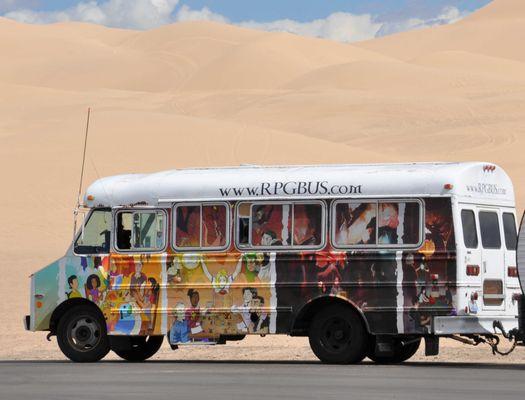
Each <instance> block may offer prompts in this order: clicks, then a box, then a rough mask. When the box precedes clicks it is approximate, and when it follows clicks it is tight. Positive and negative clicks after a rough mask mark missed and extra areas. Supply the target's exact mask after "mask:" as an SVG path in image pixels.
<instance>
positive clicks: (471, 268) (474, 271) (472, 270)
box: [467, 265, 480, 276]
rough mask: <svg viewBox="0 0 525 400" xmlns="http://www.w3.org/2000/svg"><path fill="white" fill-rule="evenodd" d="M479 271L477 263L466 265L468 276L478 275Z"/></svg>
mask: <svg viewBox="0 0 525 400" xmlns="http://www.w3.org/2000/svg"><path fill="white" fill-rule="evenodd" d="M479 272H480V268H479V265H467V275H468V276H478V275H479Z"/></svg>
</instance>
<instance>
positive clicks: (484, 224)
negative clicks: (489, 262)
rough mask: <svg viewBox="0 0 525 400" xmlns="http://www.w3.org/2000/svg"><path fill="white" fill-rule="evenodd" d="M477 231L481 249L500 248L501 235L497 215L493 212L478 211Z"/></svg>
mask: <svg viewBox="0 0 525 400" xmlns="http://www.w3.org/2000/svg"><path fill="white" fill-rule="evenodd" d="M479 230H480V232H481V244H482V245H483V248H485V249H499V248H501V235H500V230H499V222H498V214H497V213H495V212H493V211H480V212H479Z"/></svg>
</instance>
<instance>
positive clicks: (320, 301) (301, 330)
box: [290, 296, 370, 336]
mask: <svg viewBox="0 0 525 400" xmlns="http://www.w3.org/2000/svg"><path fill="white" fill-rule="evenodd" d="M334 304H341V305H343V306H345V307H348V308H349V309H351V310H353V311H355V312H356V313H357V315H359V317H360V318H361V320H362V321H363V325H364V327H365V329H366V331H367V332H368V333H370V328H369V326H368V321H367V319H366V317H365V316H364V314H363V312H362V311H361V310H360V309H359V308H357V307H356V306H355V304H353V303H352V302H350V301H348V300H345V299H342V298H340V297H333V296H323V297H318V298H316V299H314V300H311V301H310V302H308V303H306V304H305V305H304V306H303V307H302V308H301V309H300V310H299V312H298V313H297V316H296V317H295V319H294V321H293V325H292V329H291V330H290V334H291V335H292V336H306V335H308V329H309V328H310V323H311V322H312V319H313V317H314V315H315V314H317V313H318V312H319V311H320V310H322V309H323V308H325V307H328V306H332V305H334Z"/></svg>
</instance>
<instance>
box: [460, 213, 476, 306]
mask: <svg viewBox="0 0 525 400" xmlns="http://www.w3.org/2000/svg"><path fill="white" fill-rule="evenodd" d="M460 209H461V230H462V232H463V235H462V236H463V245H459V246H458V249H457V250H458V254H457V257H458V258H457V260H458V268H463V273H466V277H465V283H466V284H467V285H468V286H470V287H475V288H477V287H481V279H482V277H481V267H482V248H481V240H480V237H479V223H478V220H477V212H478V210H477V209H476V207H475V206H473V205H471V204H460ZM461 253H463V254H461ZM461 263H463V264H461ZM460 265H462V266H460ZM476 290H477V289H476ZM476 293H477V292H472V293H470V296H471V297H472V299H470V300H471V303H469V304H471V305H472V308H473V310H470V312H472V313H477V311H478V310H477V304H478V300H477V298H476V296H477V294H476Z"/></svg>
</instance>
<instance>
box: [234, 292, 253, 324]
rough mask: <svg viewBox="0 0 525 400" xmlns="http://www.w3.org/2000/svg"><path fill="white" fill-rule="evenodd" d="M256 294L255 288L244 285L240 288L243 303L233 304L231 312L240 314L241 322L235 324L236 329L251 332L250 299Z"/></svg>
mask: <svg viewBox="0 0 525 400" xmlns="http://www.w3.org/2000/svg"><path fill="white" fill-rule="evenodd" d="M256 296H257V289H255V288H251V287H246V288H244V289H243V290H242V299H243V303H242V305H240V306H233V307H232V312H234V313H238V314H240V316H241V318H242V322H240V323H239V324H237V329H238V330H239V331H241V332H253V322H252V320H251V309H252V300H253V299H254V297H256Z"/></svg>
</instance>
